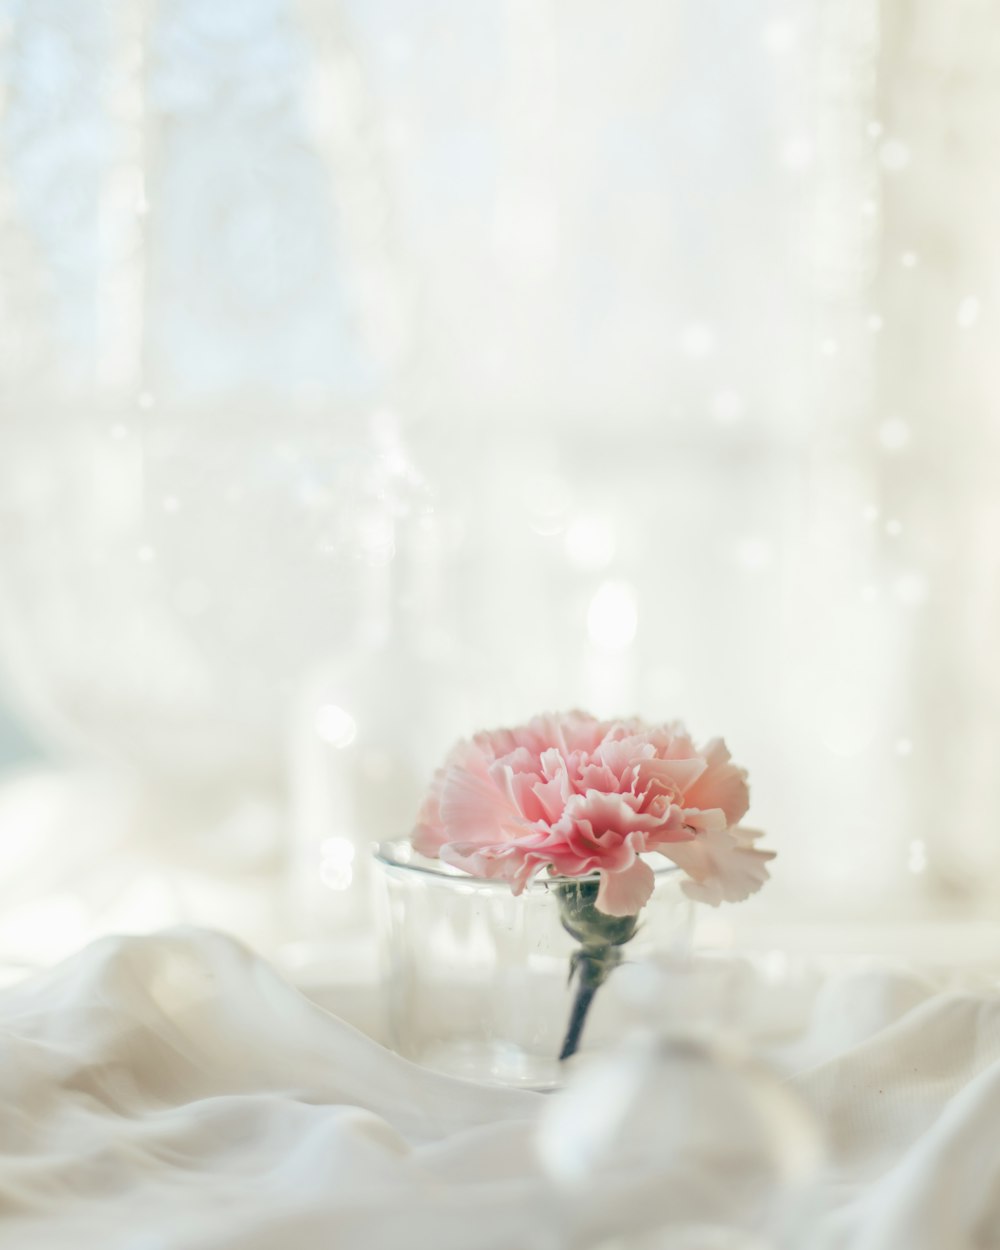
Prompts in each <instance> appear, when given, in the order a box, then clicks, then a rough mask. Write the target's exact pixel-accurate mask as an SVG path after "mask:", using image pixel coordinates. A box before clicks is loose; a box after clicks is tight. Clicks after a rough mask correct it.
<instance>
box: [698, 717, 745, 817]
mask: <svg viewBox="0 0 1000 1250" xmlns="http://www.w3.org/2000/svg"><path fill="white" fill-rule="evenodd" d="M701 754H702V755H703V756H704V757H705V761H706V763H707V767H706V768H705V770H704V772H703V773H702V774H701V776H700V777H699V778H698V779H697V780H696V781H695V783H694V784H693V785H692V786H691V787H690V789H688V790H686V791H685V793H684V805H685V807H701V808H710V807H721V808H722V810H723V811H724V812H725V813H726V821H727V823H728V824H730V825H738V824H739V823H740V821H741V820H742V819H743V817H744V816H745V815H746V814H747V808H748V807H749V806H750V789H749V787H748V786H747V775H746V770H745V769H742V768H738V767H737V766H736V765H735V764H733V763H731V762H730V755H729V751H728V750H727V749H726V744H725V742H723V740H722V739H721V738H713V739H712V740H711V742H709V743H707V744H706V745H705V747H704V749H703V750H702V752H701Z"/></svg>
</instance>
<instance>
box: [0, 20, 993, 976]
mask: <svg viewBox="0 0 1000 1250" xmlns="http://www.w3.org/2000/svg"><path fill="white" fill-rule="evenodd" d="M998 71H1000V23H997V21H996V20H995V14H994V13H993V12H992V11H991V6H990V5H988V4H987V3H986V0H953V2H952V3H950V4H947V5H944V4H940V3H934V2H933V0H795V2H792V0H628V2H627V3H625V4H612V3H610V0H575V2H574V3H572V4H571V3H568V2H567V0H472V2H469V0H465V2H461V3H460V2H459V0H423V3H421V4H418V5H414V4H405V3H403V2H402V0H30V3H29V0H0V674H2V677H0V904H2V906H0V961H3V962H5V963H6V964H7V965H8V966H11V967H13V966H18V965H31V964H33V963H37V962H40V961H42V962H44V961H46V960H48V959H51V958H54V957H56V956H57V955H60V954H62V953H64V952H65V951H67V950H71V949H73V948H75V947H76V946H78V945H79V944H80V943H81V942H83V941H85V940H87V938H88V937H90V936H92V935H93V934H94V933H99V932H102V931H105V930H107V929H122V928H125V929H135V928H139V929H142V928H153V927H157V926H159V925H161V924H168V923H172V922H174V921H177V920H194V921H197V922H199V923H207V924H215V925H219V926H222V927H225V928H229V929H231V930H233V931H235V932H237V933H240V934H242V935H243V936H245V937H247V938H249V939H250V940H251V941H253V942H254V943H255V944H257V945H258V946H260V947H262V948H263V949H265V950H268V951H271V952H275V951H277V952H281V953H282V954H283V955H284V956H286V957H287V958H288V959H289V960H290V961H292V962H295V961H296V960H299V961H308V960H309V959H311V958H312V957H313V955H312V953H311V952H314V951H315V950H316V949H319V948H320V947H322V946H323V943H329V942H337V941H352V940H354V939H356V938H357V937H358V935H360V934H363V933H364V932H365V926H366V923H367V921H366V903H365V888H364V887H365V877H366V873H367V853H366V847H367V844H368V842H369V841H370V840H371V839H373V838H379V837H384V836H389V835H393V834H398V833H401V832H405V831H406V830H407V828H408V826H409V823H410V821H411V820H412V815H413V812H414V809H415V807H416V804H417V801H418V799H419V796H420V792H421V789H422V788H423V786H424V785H425V784H426V782H427V780H428V778H429V776H430V773H431V770H432V769H433V767H434V765H435V763H436V762H437V761H438V759H439V758H440V756H441V755H442V754H443V752H444V751H445V749H446V748H447V746H448V745H449V744H450V742H451V741H452V739H454V738H455V737H456V736H458V735H460V734H465V733H468V732H470V731H471V730H473V729H476V728H478V727H481V726H484V725H491V724H498V723H503V722H510V721H513V720H516V719H519V718H524V717H527V716H529V715H531V714H533V713H534V712H536V711H539V710H542V709H547V708H567V707H571V706H583V707H586V708H589V709H591V710H593V711H595V712H598V713H623V714H627V713H631V712H635V711H637V712H640V713H642V714H644V715H646V716H649V717H652V718H656V719H671V718H674V717H678V716H679V717H682V718H684V719H685V720H686V721H687V722H688V723H689V725H690V727H691V728H692V730H693V731H694V732H695V734H696V736H698V737H702V738H704V737H708V736H711V735H713V734H718V733H721V734H723V735H724V736H725V737H726V738H727V740H728V742H729V744H730V746H731V748H732V750H733V752H734V755H735V756H736V758H737V759H738V760H739V761H740V762H742V763H744V764H745V765H746V766H747V767H749V769H750V771H751V778H752V782H753V794H754V805H753V808H752V811H751V816H752V818H753V820H754V822H755V823H757V824H759V825H762V826H763V827H765V828H766V829H767V830H768V832H769V835H770V843H771V845H772V846H774V847H776V848H778V849H779V851H780V858H779V859H778V861H777V862H776V865H775V872H774V878H775V879H774V882H773V883H772V885H771V887H769V889H768V890H767V891H765V892H764V894H762V895H761V896H759V897H758V898H757V899H755V900H753V901H752V902H751V903H749V904H746V905H745V906H744V907H742V908H737V909H733V910H732V912H731V913H726V914H725V916H726V918H725V919H724V920H723V919H720V917H721V916H722V915H723V913H720V914H719V917H716V916H714V915H713V916H712V921H711V922H712V923H714V924H715V925H716V926H717V927H718V926H719V925H729V924H735V923H737V921H736V920H735V919H733V917H737V916H740V917H743V918H744V919H743V920H741V921H740V923H749V919H752V918H753V917H754V916H757V917H760V916H762V915H764V914H765V913H766V915H767V916H768V917H774V916H782V917H787V918H788V919H789V921H790V922H799V921H805V920H806V919H808V920H810V921H811V922H814V923H825V924H830V925H839V926H842V927H848V928H849V927H850V926H851V925H861V926H863V925H865V924H870V923H874V922H876V921H877V922H879V923H882V922H884V921H886V920H899V921H905V922H907V923H917V922H921V923H922V922H925V921H926V922H927V923H931V922H934V921H938V920H940V919H941V918H945V919H948V918H952V919H954V918H958V917H961V918H963V919H965V920H969V919H975V918H977V917H981V918H988V917H990V916H991V915H992V914H993V912H994V911H995V910H996V904H997V902H998V900H1000V836H998V833H1000V831H998V829H997V820H996V812H997V810H998V798H1000V795H998V789H1000V769H998V768H997V766H996V762H995V761H996V759H997V757H998V754H1000V659H998V655H997V649H996V648H997V639H998V637H1000V633H998V626H1000V597H998V595H1000V495H998V493H997V489H996V483H997V480H998V478H997V474H998V469H1000V446H998V444H1000V422H998V419H997V408H996V403H997V399H996V396H997V383H996V380H995V376H994V367H995V366H994V360H995V356H996V351H995V345H996V342H997V333H998V328H1000V310H998V307H997V299H996V292H995V287H996V284H997V274H998V271H1000V243H998V235H997V231H996V221H997V220H998V217H1000V167H998V165H997V161H996V149H997V138H998V126H1000V72H998ZM748 918H749V919H748Z"/></svg>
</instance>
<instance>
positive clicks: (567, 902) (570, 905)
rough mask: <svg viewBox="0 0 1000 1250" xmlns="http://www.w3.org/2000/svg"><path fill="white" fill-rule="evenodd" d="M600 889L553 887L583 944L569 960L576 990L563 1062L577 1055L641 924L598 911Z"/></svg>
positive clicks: (585, 883)
mask: <svg viewBox="0 0 1000 1250" xmlns="http://www.w3.org/2000/svg"><path fill="white" fill-rule="evenodd" d="M598 888H599V883H598V882H597V881H594V880H582V881H564V882H560V883H559V884H558V885H556V886H554V887H553V893H554V894H555V895H556V897H557V898H558V900H559V916H560V920H561V921H562V926H563V928H564V929H565V930H566V932H567V933H569V934H570V935H571V936H572V937H574V938H576V940H577V941H578V942H579V943H580V949H579V950H576V951H574V952H573V955H572V957H571V960H570V973H569V976H570V981H572V980H573V977H574V976H576V978H577V987H576V995H575V996H574V999H573V1007H572V1009H571V1011H570V1018H569V1026H568V1028H567V1030H566V1037H565V1039H564V1041H563V1044H562V1050H561V1051H560V1052H559V1059H560V1061H562V1060H564V1059H569V1058H570V1056H571V1055H575V1054H576V1052H577V1049H578V1048H579V1045H580V1038H581V1036H582V1034H583V1026H584V1024H585V1023H586V1020H587V1013H588V1012H589V1011H590V1006H591V1004H592V1003H593V1001H594V996H595V995H596V993H597V991H598V990H599V989H600V987H601V986H602V985H603V984H604V982H605V981H606V980H607V979H608V977H609V976H610V975H611V972H612V971H613V970H614V969H615V968H616V967H617V966H618V964H619V963H621V959H622V954H621V951H620V950H619V949H618V948H619V947H621V946H624V944H625V943H626V942H628V941H630V940H631V939H632V938H633V937H634V936H635V931H636V927H637V924H638V918H637V917H636V916H608V915H606V914H605V913H604V912H602V911H598V910H597V891H598Z"/></svg>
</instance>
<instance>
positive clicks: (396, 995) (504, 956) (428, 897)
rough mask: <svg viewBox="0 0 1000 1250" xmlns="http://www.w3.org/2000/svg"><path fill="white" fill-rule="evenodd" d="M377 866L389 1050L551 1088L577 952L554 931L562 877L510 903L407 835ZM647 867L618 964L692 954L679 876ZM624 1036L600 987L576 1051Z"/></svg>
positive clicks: (495, 1079) (505, 889) (466, 1073)
mask: <svg viewBox="0 0 1000 1250" xmlns="http://www.w3.org/2000/svg"><path fill="white" fill-rule="evenodd" d="M375 860H376V866H377V868H378V869H379V870H380V871H378V872H377V874H376V876H377V878H378V907H379V924H380V930H381V937H382V950H383V958H384V978H385V990H386V1003H387V1013H388V1039H389V1041H390V1044H391V1045H392V1046H393V1047H394V1049H396V1050H397V1051H398V1052H399V1053H400V1054H402V1055H405V1056H406V1057H407V1058H409V1059H413V1060H415V1061H416V1062H418V1063H421V1064H424V1065H425V1066H427V1067H431V1068H435V1069H437V1070H438V1071H442V1072H447V1073H449V1074H450V1075H452V1076H463V1077H468V1078H471V1079H474V1080H480V1081H488V1082H492V1083H498V1084H505V1085H516V1086H523V1087H526V1088H533V1089H545V1088H551V1087H553V1086H556V1085H558V1084H560V1083H561V1069H562V1065H561V1064H560V1061H559V1054H560V1051H561V1049H562V1048H563V1045H564V1042H565V1038H566V1034H567V1029H568V1027H569V1022H570V1017H571V1014H572V1012H573V1009H574V1003H575V1001H576V995H577V991H578V986H579V981H580V977H579V975H576V976H573V977H572V979H571V976H570V973H571V969H572V966H573V957H574V954H576V953H578V952H579V951H580V944H579V942H578V941H576V940H575V939H574V938H573V937H572V936H571V935H570V934H569V933H568V932H567V931H566V930H565V929H564V928H563V924H562V918H561V910H560V905H559V898H558V895H557V893H556V891H557V890H558V889H559V887H560V886H563V885H566V884H567V882H568V880H569V879H567V878H560V877H538V878H536V879H535V880H534V882H532V884H531V885H530V886H529V887H528V888H527V889H526V890H525V891H524V893H523V894H521V895H520V896H519V897H515V896H514V895H513V894H512V893H511V890H510V887H509V885H507V884H506V882H502V881H487V880H483V879H481V878H478V877H472V876H469V875H468V874H467V873H463V872H460V871H459V870H457V869H454V868H451V867H449V865H447V864H444V863H441V862H440V861H439V860H431V859H427V858H425V857H424V856H422V855H419V854H418V853H417V852H416V851H415V850H414V849H413V847H412V846H411V845H410V844H409V842H408V841H407V840H405V839H399V840H396V841H389V842H382V843H380V844H379V845H378V846H377V847H376V848H375ZM660 863H661V864H662V863H663V861H662V860H661V861H660ZM651 866H654V868H655V871H656V887H655V890H654V892H653V896H652V898H651V899H650V901H649V902H648V903H647V905H646V907H645V908H644V909H643V912H642V915H641V918H640V923H639V925H638V927H637V929H636V932H635V935H634V936H633V937H631V939H630V940H628V941H627V942H626V943H625V944H623V945H622V946H621V947H620V948H619V951H620V957H621V962H632V961H635V960H639V959H643V958H648V957H649V956H650V955H653V954H660V955H663V954H670V955H684V954H686V953H687V952H688V951H689V950H690V945H691V935H692V928H693V908H692V905H691V903H690V902H689V901H688V900H687V898H686V897H685V896H684V895H683V893H682V892H681V889H680V881H681V875H682V874H681V873H680V871H679V870H678V869H676V868H674V867H673V866H672V865H667V864H663V866H662V867H660V866H659V864H656V865H651ZM593 880H596V874H595V877H594V878H590V879H588V878H575V879H573V882H574V884H575V883H578V882H580V881H582V882H584V883H588V882H589V881H593ZM614 975H615V973H614V972H611V973H610V976H611V977H613V976H614ZM624 1029H625V1019H624V1016H623V1013H622V1011H621V1009H620V1004H619V1003H616V1001H615V999H614V996H613V995H611V994H608V993H605V992H602V990H601V989H598V991H597V992H596V994H595V996H594V998H593V1001H592V1004H591V1007H590V1010H589V1012H588V1014H587V1019H586V1024H585V1027H584V1029H583V1034H582V1041H581V1046H580V1049H581V1050H582V1051H588V1050H591V1051H592V1050H595V1049H599V1048H601V1047H604V1046H606V1045H608V1044H609V1043H610V1042H613V1041H615V1040H617V1039H618V1038H619V1037H620V1036H621V1034H622V1033H623V1032H624Z"/></svg>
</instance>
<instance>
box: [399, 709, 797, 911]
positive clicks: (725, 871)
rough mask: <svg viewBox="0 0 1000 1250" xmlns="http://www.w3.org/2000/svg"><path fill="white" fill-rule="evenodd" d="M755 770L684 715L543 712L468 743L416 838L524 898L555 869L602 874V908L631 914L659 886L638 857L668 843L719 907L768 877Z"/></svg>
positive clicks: (438, 783)
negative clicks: (701, 739) (751, 818)
mask: <svg viewBox="0 0 1000 1250" xmlns="http://www.w3.org/2000/svg"><path fill="white" fill-rule="evenodd" d="M749 801H750V796H749V791H748V789H747V782H746V773H745V772H744V770H743V769H741V768H738V767H737V766H736V765H735V764H733V763H731V762H730V758H729V752H728V751H727V750H726V746H725V743H724V742H723V741H722V740H721V739H720V738H715V739H713V740H712V741H711V742H709V743H707V744H706V745H705V746H704V747H702V748H698V747H696V746H695V745H694V743H693V742H692V740H691V738H690V737H689V736H688V734H687V731H686V730H685V729H684V727H683V726H682V725H681V724H679V723H677V722H674V723H672V724H667V725H647V724H645V723H644V722H643V721H641V720H637V719H632V720H620V721H600V720H597V719H595V718H594V717H593V716H588V715H587V714H586V713H584V712H570V713H568V714H567V715H565V716H536V717H535V718H534V720H532V721H530V722H529V723H528V724H527V725H521V726H518V727H517V728H516V729H499V730H496V731H494V732H490V733H480V734H476V736H475V737H474V738H473V739H472V740H471V741H463V742H459V743H458V744H457V745H456V746H455V747H454V748H453V750H452V751H451V753H450V754H449V756H448V758H447V760H446V761H445V763H444V767H443V768H441V769H439V771H438V772H437V773H436V774H435V777H434V782H433V784H432V786H431V790H430V793H429V794H428V796H427V798H426V800H425V801H424V804H423V807H422V808H421V811H420V815H419V818H418V823H417V826H416V828H415V829H414V831H413V835H412V841H413V845H414V846H415V847H416V849H417V850H418V851H420V852H421V853H422V854H424V855H428V856H430V857H432V858H437V857H440V858H441V859H443V860H444V861H445V862H446V863H448V864H452V865H454V866H455V867H456V868H461V869H464V870H465V871H466V872H469V873H472V874H473V875H475V876H478V877H499V878H502V879H504V880H507V881H509V882H510V883H511V886H512V888H513V891H514V893H515V894H519V893H520V892H521V891H522V890H523V889H524V888H525V886H526V885H527V884H528V882H529V881H530V880H531V879H532V877H534V876H535V874H536V873H538V872H540V871H541V870H542V869H543V868H547V869H550V870H551V871H553V872H554V873H557V874H560V875H562V876H567V877H579V876H583V875H585V874H587V873H591V872H594V871H599V872H600V875H601V883H600V888H599V891H598V895H597V907H598V908H599V910H601V911H603V912H605V913H606V914H607V915H611V916H631V915H635V914H636V912H638V911H639V910H640V908H641V907H642V906H643V905H644V904H645V903H646V901H647V900H648V898H649V896H650V894H651V893H652V892H653V885H654V876H653V870H652V869H651V868H650V867H649V865H648V864H647V863H646V862H645V861H644V860H642V859H641V858H640V856H641V855H643V854H645V853H646V852H649V851H658V852H659V853H660V854H661V855H665V856H666V857H667V858H668V859H671V860H673V861H674V863H676V864H677V865H679V866H680V867H681V868H682V869H683V870H684V872H685V874H686V875H687V878H688V879H687V880H686V881H685V883H684V888H685V890H686V891H687V892H688V893H689V894H690V895H691V896H692V897H695V898H700V899H702V900H704V901H705V902H708V903H712V904H713V905H717V904H718V903H720V902H722V901H723V900H725V901H728V902H735V901H737V900H739V899H744V898H747V897H748V896H749V895H750V894H753V893H754V892H755V891H756V890H758V889H760V887H761V885H763V883H764V881H766V880H767V875H768V873H767V867H766V864H767V861H768V860H769V859H772V858H773V852H771V851H759V850H757V849H756V848H755V847H754V845H753V843H754V840H755V839H756V838H757V837H759V836H760V834H759V833H757V832H756V831H755V830H751V829H746V828H743V827H742V826H740V824H739V822H740V820H741V819H742V817H743V816H744V815H745V814H746V810H747V807H748V806H749Z"/></svg>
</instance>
